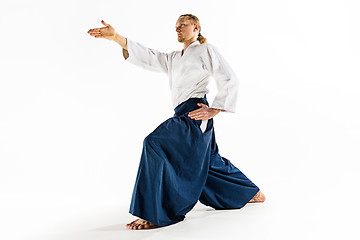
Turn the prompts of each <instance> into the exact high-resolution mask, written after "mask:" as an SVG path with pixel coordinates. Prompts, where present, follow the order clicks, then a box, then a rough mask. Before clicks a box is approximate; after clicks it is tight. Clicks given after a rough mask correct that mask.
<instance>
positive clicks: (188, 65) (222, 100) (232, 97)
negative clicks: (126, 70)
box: [124, 39, 238, 112]
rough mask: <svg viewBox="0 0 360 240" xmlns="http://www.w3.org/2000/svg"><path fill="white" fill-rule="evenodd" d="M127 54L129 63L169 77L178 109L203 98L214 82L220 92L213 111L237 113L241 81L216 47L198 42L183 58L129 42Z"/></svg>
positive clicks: (191, 46) (179, 55)
mask: <svg viewBox="0 0 360 240" xmlns="http://www.w3.org/2000/svg"><path fill="white" fill-rule="evenodd" d="M127 51H128V53H129V56H128V58H126V60H127V61H129V62H131V63H133V64H135V65H137V66H140V67H142V68H144V69H147V70H151V71H157V72H164V73H166V74H167V75H168V77H169V85H170V90H171V95H172V103H173V106H174V108H175V107H177V106H178V105H179V104H181V103H182V102H185V101H186V100H188V99H189V98H203V97H204V96H205V94H207V93H208V92H209V90H208V88H207V86H208V84H209V81H210V79H211V78H213V79H215V82H216V86H217V89H218V92H217V94H216V96H215V98H214V101H213V102H212V104H211V107H212V108H217V109H221V110H223V111H226V112H235V107H236V99H237V93H238V79H237V76H236V75H235V73H234V72H233V70H232V69H231V67H230V65H229V64H228V63H227V62H226V60H225V59H224V58H223V57H222V56H221V54H220V53H219V50H218V49H217V48H216V47H215V46H213V45H211V44H209V43H203V44H200V42H199V41H195V42H193V43H191V44H190V45H189V46H188V48H187V49H186V50H185V52H184V54H183V55H182V51H173V52H171V53H163V52H160V51H157V50H155V49H152V48H147V47H145V46H143V45H141V44H140V43H138V42H135V41H133V40H131V39H127ZM124 57H125V53H124Z"/></svg>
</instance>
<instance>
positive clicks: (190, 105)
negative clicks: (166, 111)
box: [174, 95, 209, 116]
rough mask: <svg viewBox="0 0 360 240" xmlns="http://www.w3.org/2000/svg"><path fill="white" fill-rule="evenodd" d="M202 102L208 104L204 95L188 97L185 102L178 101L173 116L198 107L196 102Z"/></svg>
mask: <svg viewBox="0 0 360 240" xmlns="http://www.w3.org/2000/svg"><path fill="white" fill-rule="evenodd" d="M198 103H203V104H205V105H207V106H209V103H208V102H207V99H206V95H205V96H204V97H203V98H189V99H188V100H186V101H185V102H182V103H180V104H179V105H178V106H177V107H176V108H175V109H174V111H175V116H180V115H184V114H186V115H187V113H189V112H191V111H194V110H196V109H198V108H200V107H199V106H198V105H197V104H198Z"/></svg>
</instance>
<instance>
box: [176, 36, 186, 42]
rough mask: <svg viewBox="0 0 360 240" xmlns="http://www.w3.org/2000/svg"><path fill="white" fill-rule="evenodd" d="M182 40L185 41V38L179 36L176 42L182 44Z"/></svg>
mask: <svg viewBox="0 0 360 240" xmlns="http://www.w3.org/2000/svg"><path fill="white" fill-rule="evenodd" d="M184 40H185V38H184V36H182V35H180V36H178V41H179V42H181V43H182V42H184Z"/></svg>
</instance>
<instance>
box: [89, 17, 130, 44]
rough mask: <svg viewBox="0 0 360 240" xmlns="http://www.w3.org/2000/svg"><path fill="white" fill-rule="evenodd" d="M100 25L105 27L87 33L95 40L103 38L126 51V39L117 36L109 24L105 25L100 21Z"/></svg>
mask: <svg viewBox="0 0 360 240" xmlns="http://www.w3.org/2000/svg"><path fill="white" fill-rule="evenodd" d="M101 23H102V24H103V25H104V26H105V27H102V28H93V29H90V30H89V31H88V33H89V34H90V35H91V36H94V37H95V38H105V39H108V40H113V41H115V42H117V43H118V44H119V45H120V46H121V47H122V48H123V49H125V50H127V42H126V38H125V37H123V36H121V35H119V34H118V33H117V32H116V31H115V29H114V28H113V27H112V26H111V25H110V24H107V23H106V22H105V21H104V20H101Z"/></svg>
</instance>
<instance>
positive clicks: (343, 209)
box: [0, 184, 360, 240]
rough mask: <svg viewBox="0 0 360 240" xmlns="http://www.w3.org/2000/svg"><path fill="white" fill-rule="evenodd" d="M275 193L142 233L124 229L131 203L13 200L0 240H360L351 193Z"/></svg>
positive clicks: (89, 198)
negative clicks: (262, 199) (229, 239)
mask: <svg viewBox="0 0 360 240" xmlns="http://www.w3.org/2000/svg"><path fill="white" fill-rule="evenodd" d="M281 187H283V186H281ZM284 187H286V184H284ZM277 190H279V189H277V188H276V187H274V188H273V189H268V190H267V201H266V202H265V203H257V204H247V205H246V206H245V207H244V208H242V209H239V210H226V211H217V210H213V209H211V208H208V207H206V206H204V205H202V204H200V203H199V204H197V205H196V206H195V208H194V209H193V210H192V211H191V212H190V213H188V214H187V216H186V219H185V220H184V221H183V222H181V223H178V224H175V225H172V226H168V227H164V228H158V229H152V230H141V231H133V230H128V229H126V228H125V224H126V223H128V222H130V221H132V220H133V219H134V217H133V216H131V215H130V214H129V213H127V211H128V205H127V203H125V202H126V201H127V200H129V199H124V198H123V197H121V196H120V195H118V196H110V195H105V194H100V193H99V194H98V195H97V194H95V193H94V194H92V195H90V194H86V195H79V194H77V195H64V194H63V195H60V194H53V195H52V196H50V195H49V194H38V195H37V196H35V195H32V196H27V197H26V196H24V195H23V196H20V195H19V196H14V195H13V196H8V199H7V202H4V203H5V204H3V205H2V206H1V209H0V210H1V216H0V221H1V226H2V227H1V228H2V230H1V239H29V240H30V239H31V240H35V239H36V240H83V239H86V240H95V239H101V240H113V239H114V240H115V239H116V240H119V239H132V240H136V239H148V240H150V239H154V240H155V239H156V240H161V239H197V240H198V239H219V238H221V237H236V239H246V240H249V239H262V240H263V239H301V240H304V239H359V237H360V234H359V233H358V231H357V226H358V221H357V220H356V218H354V217H356V215H357V214H356V212H357V213H358V210H359V208H358V206H357V203H356V202H357V201H356V200H357V199H353V198H352V197H355V196H356V195H354V194H353V193H351V192H349V194H348V196H347V198H346V199H341V198H342V197H339V196H337V197H336V196H335V193H332V192H331V191H329V190H327V191H326V189H325V191H322V190H321V189H319V191H318V192H317V194H316V193H315V194H313V193H311V191H310V192H309V193H310V196H306V197H305V196H302V194H303V193H305V192H301V190H298V191H295V190H291V189H286V188H285V189H283V190H284V191H283V192H282V193H280V192H277ZM357 196H358V194H357ZM24 198H26V199H24ZM3 199H4V196H3Z"/></svg>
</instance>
